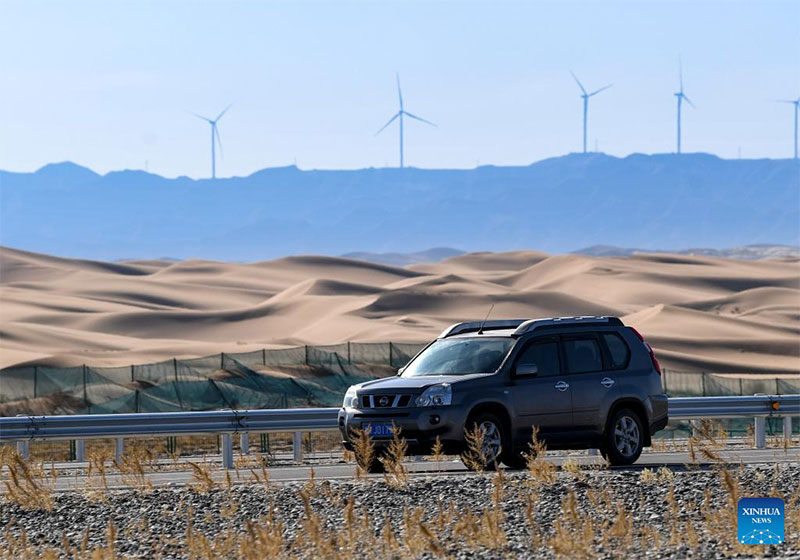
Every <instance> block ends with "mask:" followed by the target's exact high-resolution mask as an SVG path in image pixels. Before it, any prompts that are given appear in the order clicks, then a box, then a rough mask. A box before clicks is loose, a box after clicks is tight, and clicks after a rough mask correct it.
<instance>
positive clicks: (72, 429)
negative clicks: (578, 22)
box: [0, 395, 800, 468]
mask: <svg viewBox="0 0 800 560" xmlns="http://www.w3.org/2000/svg"><path fill="white" fill-rule="evenodd" d="M338 412H339V409H338V408H293V409H272V410H215V411H208V412H160V413H127V414H83V415H71V416H15V417H0V443H7V442H12V441H17V442H18V446H19V447H20V449H21V451H22V452H23V454H27V449H28V442H29V441H32V440H47V439H50V440H65V439H66V440H76V442H78V444H79V445H77V446H76V447H77V449H78V452H77V456H78V459H79V460H82V458H83V450H84V440H86V439H93V438H94V439H96V438H116V456H117V458H121V456H122V451H123V449H124V438H125V437H134V436H176V435H207V434H219V435H221V436H222V459H223V465H224V466H225V467H226V468H232V467H233V442H232V436H233V435H234V434H241V435H242V449H243V452H246V449H247V443H248V439H247V438H248V433H249V432H294V434H295V436H294V448H295V459H297V460H299V459H300V458H301V457H302V455H301V453H302V451H301V438H300V435H301V434H302V432H318V431H330V430H337V429H338V424H337V416H338ZM769 416H775V417H783V418H784V437H786V438H791V417H792V416H800V395H778V396H770V395H756V396H752V397H749V396H748V397H678V398H670V399H669V417H670V419H672V420H691V419H704V418H714V419H719V418H755V424H756V429H755V435H756V447H763V446H764V440H765V427H764V425H765V418H766V417H769Z"/></svg>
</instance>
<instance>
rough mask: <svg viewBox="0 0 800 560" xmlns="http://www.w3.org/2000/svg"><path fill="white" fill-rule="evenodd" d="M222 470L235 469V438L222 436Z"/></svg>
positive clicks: (227, 435) (226, 435) (228, 435)
mask: <svg viewBox="0 0 800 560" xmlns="http://www.w3.org/2000/svg"><path fill="white" fill-rule="evenodd" d="M222 468H223V469H232V468H233V436H231V434H222Z"/></svg>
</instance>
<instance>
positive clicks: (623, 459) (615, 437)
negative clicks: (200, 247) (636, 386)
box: [600, 408, 645, 466]
mask: <svg viewBox="0 0 800 560" xmlns="http://www.w3.org/2000/svg"><path fill="white" fill-rule="evenodd" d="M644 441H645V433H644V424H643V423H642V419H641V418H640V417H639V415H638V414H637V413H636V412H634V411H633V410H631V409H630V408H621V409H619V410H617V411H616V412H614V414H613V415H612V416H611V418H610V419H609V422H608V425H607V427H606V432H605V434H603V445H602V447H601V448H600V452H601V453H602V454H603V457H605V458H606V460H608V462H609V463H610V464H611V465H614V466H617V465H632V464H633V463H635V462H636V460H637V459H638V458H639V456H640V455H641V454H642V449H644Z"/></svg>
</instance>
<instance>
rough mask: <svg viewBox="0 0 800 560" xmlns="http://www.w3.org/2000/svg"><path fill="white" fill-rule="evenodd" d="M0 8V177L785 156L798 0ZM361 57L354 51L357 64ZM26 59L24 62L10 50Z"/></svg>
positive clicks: (795, 83) (798, 34)
mask: <svg viewBox="0 0 800 560" xmlns="http://www.w3.org/2000/svg"><path fill="white" fill-rule="evenodd" d="M187 6H190V5H189V4H185V3H181V2H175V3H148V2H142V3H136V4H122V3H104V2H99V1H82V2H73V3H70V4H68V5H67V4H62V3H59V2H52V1H51V2H35V3H31V2H20V1H14V0H9V1H6V2H3V3H2V5H0V15H2V17H0V20H1V21H2V22H3V25H2V29H3V33H0V62H2V65H3V68H4V78H5V81H6V83H7V84H14V87H8V88H6V89H5V90H4V93H3V100H4V103H2V104H0V118H2V121H3V127H2V129H1V130H0V168H2V169H6V170H10V171H33V170H35V169H38V168H40V167H42V166H43V165H45V164H47V163H50V162H59V161H74V162H76V163H78V164H80V165H82V166H86V167H88V168H90V169H93V170H96V171H97V172H99V173H106V172H108V171H111V170H118V169H144V168H145V162H147V166H148V169H149V171H151V172H153V173H155V174H158V175H162V176H164V177H177V176H183V175H185V176H189V177H193V178H205V177H207V176H209V175H210V154H209V150H210V147H209V127H208V124H207V123H203V122H201V121H199V120H198V119H196V118H195V117H193V116H191V115H190V114H188V113H187V111H193V112H196V113H199V114H201V115H208V116H213V115H216V114H218V113H219V112H220V111H221V110H222V109H223V108H225V107H226V106H227V105H228V104H229V103H231V102H235V104H234V106H233V107H232V108H231V110H230V111H229V112H228V114H226V115H225V117H224V118H223V119H222V121H221V122H220V124H219V129H220V133H221V137H222V143H223V147H224V157H222V158H219V159H218V160H217V173H218V176H219V177H230V176H244V175H248V174H250V173H252V172H253V171H256V170H259V169H263V168H270V167H284V166H287V165H292V164H295V163H296V164H297V165H298V167H299V168H301V169H364V168H370V167H392V166H395V165H396V164H397V157H398V156H397V129H396V127H395V125H392V126H391V127H390V128H389V129H387V130H385V131H384V132H383V133H382V134H381V135H379V136H377V137H376V136H375V132H376V131H377V130H378V129H379V128H380V127H381V126H382V125H383V124H384V123H385V122H386V121H387V120H388V119H389V117H391V115H392V114H393V113H394V112H395V111H396V110H397V92H396V86H395V73H396V72H398V73H399V74H400V78H401V81H402V86H403V94H404V100H405V105H406V109H407V110H408V111H410V112H412V113H414V114H416V115H419V116H421V117H423V118H425V119H429V120H431V121H433V122H435V123H436V124H438V128H433V127H429V126H426V125H423V124H422V123H417V122H413V121H412V122H407V123H406V163H407V165H409V166H413V167H419V168H435V169H469V168H473V167H475V166H476V165H485V164H490V165H498V166H509V165H527V164H529V163H531V162H535V161H539V160H542V159H546V158H549V157H553V156H558V155H562V154H568V153H572V152H576V151H579V150H580V146H581V99H580V97H579V93H580V91H579V89H578V87H577V85H576V84H575V83H574V81H573V80H572V77H571V76H570V74H569V72H570V70H572V71H574V72H575V73H576V75H577V76H578V77H579V78H580V79H581V81H582V82H583V84H584V85H585V86H586V88H587V89H588V90H590V91H593V90H595V89H598V88H600V87H602V86H605V85H606V84H609V83H613V84H614V85H613V87H612V88H611V89H610V90H608V91H604V92H602V93H600V94H599V95H597V96H595V97H593V98H592V99H591V101H590V106H589V136H588V137H589V140H588V147H589V149H590V150H594V149H595V146H597V147H598V149H599V151H600V152H605V153H607V154H609V155H614V156H624V155H627V154H631V153H670V152H671V151H673V150H674V146H675V97H674V92H676V91H677V90H678V58H679V56H681V57H682V60H683V74H684V84H685V92H686V94H687V95H688V96H689V98H690V99H691V100H692V101H693V102H694V104H695V106H696V107H695V108H691V107H686V106H684V118H683V131H684V134H683V147H684V150H685V151H686V152H706V153H711V154H714V155H718V156H720V157H724V158H729V159H730V158H736V157H737V156H738V155H739V152H740V150H741V156H742V157H743V158H746V159H760V158H765V157H768V158H776V159H785V158H788V157H790V156H791V150H792V108H791V106H789V105H785V104H779V103H775V102H774V101H773V100H774V99H788V98H794V97H797V96H798V95H800V50H798V49H797V48H796V45H797V44H798V43H800V25H799V24H798V22H799V21H800V3H796V2H789V1H779V0H775V1H770V2H759V3H746V2H736V3H733V2H730V3H718V2H652V3H646V4H640V3H629V2H612V3H603V4H602V5H601V4H595V3H588V2H586V3H579V2H558V3H555V2H537V3H514V2H502V3H493V2H492V3H490V2H467V3H462V4H459V5H458V6H454V5H453V4H449V3H446V2H436V3H432V2H408V3H407V2H402V3H401V2H344V3H337V4H336V5H332V4H327V3H317V2H293V3H285V2H269V3H247V2H242V3H235V4H230V3H224V2H206V3H203V4H191V8H192V9H191V18H190V20H191V24H190V25H188V24H187V23H186V21H187V17H188V16H189V12H188V11H187V9H186V8H187ZM366 45H368V46H369V48H365V46H366ZM22 47H24V48H22Z"/></svg>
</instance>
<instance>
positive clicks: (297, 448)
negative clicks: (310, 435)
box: [292, 432, 303, 463]
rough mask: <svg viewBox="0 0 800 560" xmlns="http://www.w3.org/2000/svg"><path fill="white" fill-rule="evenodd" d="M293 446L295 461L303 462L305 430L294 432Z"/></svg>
mask: <svg viewBox="0 0 800 560" xmlns="http://www.w3.org/2000/svg"><path fill="white" fill-rule="evenodd" d="M292 447H293V449H294V462H295V463H302V462H303V432H295V433H294V441H293V442H292Z"/></svg>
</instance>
